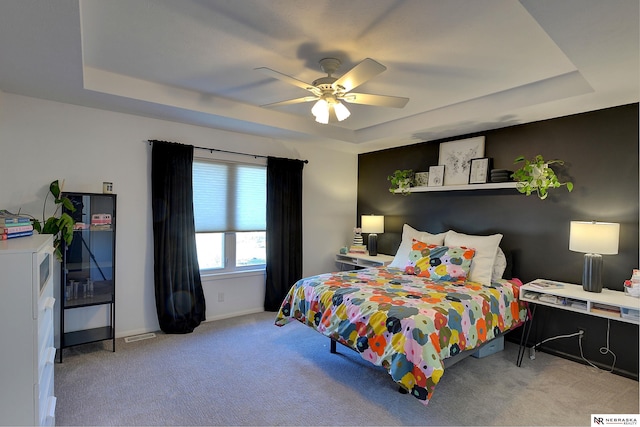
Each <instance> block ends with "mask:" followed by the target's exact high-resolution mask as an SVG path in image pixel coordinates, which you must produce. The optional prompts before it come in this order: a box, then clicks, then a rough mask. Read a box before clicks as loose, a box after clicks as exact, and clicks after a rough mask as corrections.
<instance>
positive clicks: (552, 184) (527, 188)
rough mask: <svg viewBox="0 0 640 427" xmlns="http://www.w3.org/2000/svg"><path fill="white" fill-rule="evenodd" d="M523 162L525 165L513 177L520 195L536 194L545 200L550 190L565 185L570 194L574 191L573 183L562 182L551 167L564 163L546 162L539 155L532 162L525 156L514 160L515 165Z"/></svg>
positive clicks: (560, 161) (556, 161) (558, 161)
mask: <svg viewBox="0 0 640 427" xmlns="http://www.w3.org/2000/svg"><path fill="white" fill-rule="evenodd" d="M523 162H524V165H523V166H522V167H521V168H520V169H518V170H516V171H515V172H514V173H513V175H511V176H512V178H513V179H514V180H515V181H517V184H516V189H517V190H518V191H519V192H520V193H523V194H526V195H527V196H529V195H531V194H532V193H534V192H535V193H536V195H537V196H538V197H539V198H540V199H541V200H544V199H546V198H547V196H548V195H549V189H550V188H558V187H561V186H563V185H565V186H566V187H567V190H568V191H569V192H571V191H573V183H572V182H571V181H567V182H560V181H559V180H558V177H557V176H556V174H555V172H554V171H553V169H551V168H550V167H549V165H552V164H558V165H563V164H564V161H562V160H557V159H556V160H545V159H544V158H543V157H542V156H541V155H539V154H538V155H537V156H535V157H534V158H533V159H532V160H528V159H525V158H524V156H519V157H517V158H516V159H515V160H514V164H518V163H523Z"/></svg>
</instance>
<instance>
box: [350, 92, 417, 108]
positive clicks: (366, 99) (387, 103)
mask: <svg viewBox="0 0 640 427" xmlns="http://www.w3.org/2000/svg"><path fill="white" fill-rule="evenodd" d="M341 99H342V100H344V101H347V102H349V103H351V104H364V105H375V106H378V107H393V108H403V107H404V106H405V105H407V102H409V98H401V97H399V96H387V95H371V94H369V93H353V92H350V93H348V94H346V95H344V96H343V97H341Z"/></svg>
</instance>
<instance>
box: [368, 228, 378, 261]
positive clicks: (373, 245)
mask: <svg viewBox="0 0 640 427" xmlns="http://www.w3.org/2000/svg"><path fill="white" fill-rule="evenodd" d="M368 243H369V245H368V246H369V256H378V235H377V234H375V233H371V234H369V242H368Z"/></svg>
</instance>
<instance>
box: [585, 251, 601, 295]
mask: <svg viewBox="0 0 640 427" xmlns="http://www.w3.org/2000/svg"><path fill="white" fill-rule="evenodd" d="M582 289H584V290H585V291H587V292H602V255H600V254H584V270H583V271H582Z"/></svg>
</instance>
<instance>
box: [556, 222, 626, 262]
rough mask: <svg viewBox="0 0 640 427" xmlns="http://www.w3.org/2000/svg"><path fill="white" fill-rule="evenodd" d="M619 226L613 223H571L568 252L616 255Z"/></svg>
mask: <svg viewBox="0 0 640 427" xmlns="http://www.w3.org/2000/svg"><path fill="white" fill-rule="evenodd" d="M619 237H620V224H618V223H614V222H595V221H593V222H588V221H571V230H570V233H569V250H571V251H574V252H584V253H593V254H604V255H614V254H617V253H618V241H619Z"/></svg>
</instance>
